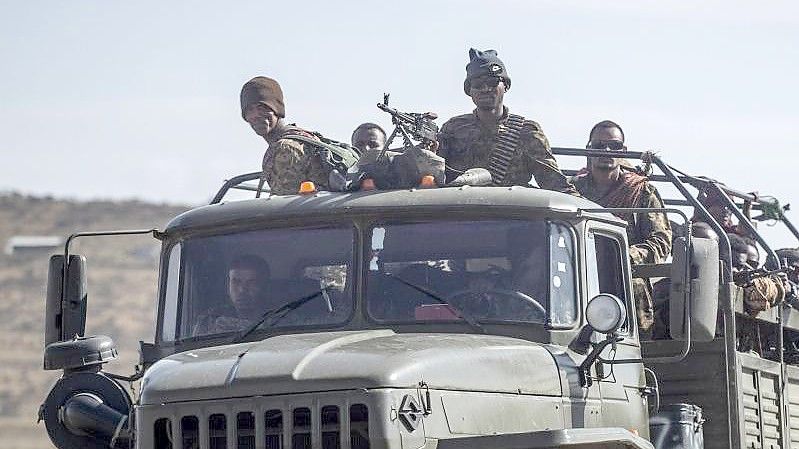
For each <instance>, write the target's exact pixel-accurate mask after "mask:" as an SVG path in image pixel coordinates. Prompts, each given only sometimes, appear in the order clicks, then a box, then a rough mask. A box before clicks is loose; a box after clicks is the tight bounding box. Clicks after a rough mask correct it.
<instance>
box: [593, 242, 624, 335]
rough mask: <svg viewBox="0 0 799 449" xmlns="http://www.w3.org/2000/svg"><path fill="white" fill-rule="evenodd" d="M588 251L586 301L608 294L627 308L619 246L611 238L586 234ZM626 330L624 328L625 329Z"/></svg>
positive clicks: (622, 260) (622, 263) (622, 261)
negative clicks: (616, 297)
mask: <svg viewBox="0 0 799 449" xmlns="http://www.w3.org/2000/svg"><path fill="white" fill-rule="evenodd" d="M586 249H587V251H588V267H587V268H588V269H587V271H588V273H587V274H588V300H589V301H590V300H591V298H593V297H594V296H596V295H598V294H600V293H610V294H612V295H616V296H618V297H619V299H621V300H622V302H623V303H624V304H627V307H628V313H627V315H628V317H629V316H633V315H631V314H630V310H629V301H627V292H626V289H625V280H626V278H625V274H624V265H625V264H626V261H625V260H624V259H622V251H621V244H620V243H619V241H618V240H617V239H615V238H613V237H610V236H607V235H603V234H598V233H595V232H594V231H590V232H589V233H588V242H587V244H586ZM623 329H626V326H625V328H623Z"/></svg>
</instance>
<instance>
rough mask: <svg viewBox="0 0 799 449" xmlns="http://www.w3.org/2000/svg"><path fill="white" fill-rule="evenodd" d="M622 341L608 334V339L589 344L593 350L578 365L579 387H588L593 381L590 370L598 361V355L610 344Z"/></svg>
mask: <svg viewBox="0 0 799 449" xmlns="http://www.w3.org/2000/svg"><path fill="white" fill-rule="evenodd" d="M622 340H624V338H622V337H619V336H618V335H617V334H610V335H608V337H607V338H606V339H604V340H602V341H600V342H599V343H591V346H593V347H594V348H593V349H592V350H591V352H590V353H589V354H588V355H587V356H586V357H585V360H583V363H581V364H580V385H581V386H583V387H590V386H591V384H592V383H593V379H591V375H590V370H591V367H592V366H593V365H594V363H595V362H596V361H597V360H599V354H601V353H602V351H604V350H605V348H607V347H608V346H610V345H612V344H616V343H618V342H620V341H622Z"/></svg>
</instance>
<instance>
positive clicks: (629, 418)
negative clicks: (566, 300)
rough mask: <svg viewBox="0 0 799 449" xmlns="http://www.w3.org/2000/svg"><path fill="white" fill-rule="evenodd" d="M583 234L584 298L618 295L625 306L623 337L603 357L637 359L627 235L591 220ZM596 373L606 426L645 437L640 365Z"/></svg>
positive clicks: (610, 366)
mask: <svg viewBox="0 0 799 449" xmlns="http://www.w3.org/2000/svg"><path fill="white" fill-rule="evenodd" d="M587 232H588V234H587V236H586V245H585V246H586V264H587V266H586V275H587V278H588V282H587V293H588V294H587V298H588V299H589V300H590V299H591V298H593V297H594V296H596V295H598V294H600V293H610V294H613V295H616V296H618V297H619V298H620V299H621V300H622V301H623V302H624V304H625V305H626V306H627V324H625V325H624V326H623V327H622V329H621V330H620V332H619V334H620V336H621V337H623V338H624V340H622V341H621V342H619V343H618V344H617V345H616V348H615V350H613V348H608V350H606V351H605V353H603V354H602V357H603V358H604V359H616V360H622V359H640V358H641V345H640V342H639V338H638V334H637V320H636V316H637V313H636V308H635V301H634V298H633V295H632V288H631V279H630V265H629V262H628V257H627V236H626V234H622V233H620V232H619V231H618V228H615V227H612V226H608V225H603V224H601V223H594V224H592V225H591V226H589V227H588V231H587ZM597 374H598V377H600V378H601V380H600V381H599V382H598V383H599V389H600V394H601V397H602V417H603V424H604V425H606V426H618V427H623V428H627V429H631V430H632V429H635V430H636V431H637V432H638V433H639V434H641V436H648V434H649V427H648V419H647V411H646V408H647V402H646V398H645V397H644V396H643V395H642V393H641V388H642V387H644V386H645V379H644V372H643V365H642V364H640V363H632V364H603V363H601V362H598V364H597Z"/></svg>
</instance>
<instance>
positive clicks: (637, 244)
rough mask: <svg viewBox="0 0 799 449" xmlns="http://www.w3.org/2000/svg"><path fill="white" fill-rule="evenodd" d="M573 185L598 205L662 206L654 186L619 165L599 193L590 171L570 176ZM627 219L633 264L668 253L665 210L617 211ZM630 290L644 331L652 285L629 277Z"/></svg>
mask: <svg viewBox="0 0 799 449" xmlns="http://www.w3.org/2000/svg"><path fill="white" fill-rule="evenodd" d="M573 181H574V186H575V187H576V188H577V190H578V191H579V192H580V194H582V195H583V196H584V197H585V198H587V199H589V200H591V201H593V202H595V203H597V204H599V205H601V206H602V207H647V208H663V200H661V199H660V195H659V194H658V191H657V189H655V186H653V185H652V184H650V183H649V182H648V181H646V179H645V178H644V177H642V176H639V175H636V174H634V173H630V172H627V171H625V170H624V169H622V173H621V176H620V178H619V181H618V183H617V185H616V186H614V187H613V188H612V189H611V190H610V191H609V192H607V193H605V194H603V195H600V194H599V189H598V188H597V187H596V185H595V184H594V180H593V178H592V177H591V175H590V174H585V175H581V176H577V177H576V178H574V179H573ZM617 215H618V216H619V217H620V218H622V219H624V220H627V223H628V226H627V240H628V242H629V243H630V261H631V262H632V263H633V264H642V263H662V262H665V261H666V258H667V257H668V256H669V254H670V253H671V238H672V234H671V224H670V223H669V220H668V218H667V217H666V214H660V213H654V212H650V213H647V214H617ZM633 290H634V295H635V302H636V307H637V310H638V325H639V327H640V328H641V329H642V330H644V331H646V330H649V329H650V328H651V327H652V324H653V322H654V316H653V306H652V285H651V283H650V282H648V281H647V280H645V279H640V278H635V279H633Z"/></svg>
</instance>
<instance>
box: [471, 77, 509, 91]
mask: <svg viewBox="0 0 799 449" xmlns="http://www.w3.org/2000/svg"><path fill="white" fill-rule="evenodd" d="M501 81H502V78H497V77H493V76H492V77H490V78H478V79H475V80H472V81H470V82H469V87H470V88H471V89H483V88H484V87H486V86H488V88H489V89H494V88H495V87H497V86H499V83H500V82H501Z"/></svg>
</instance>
